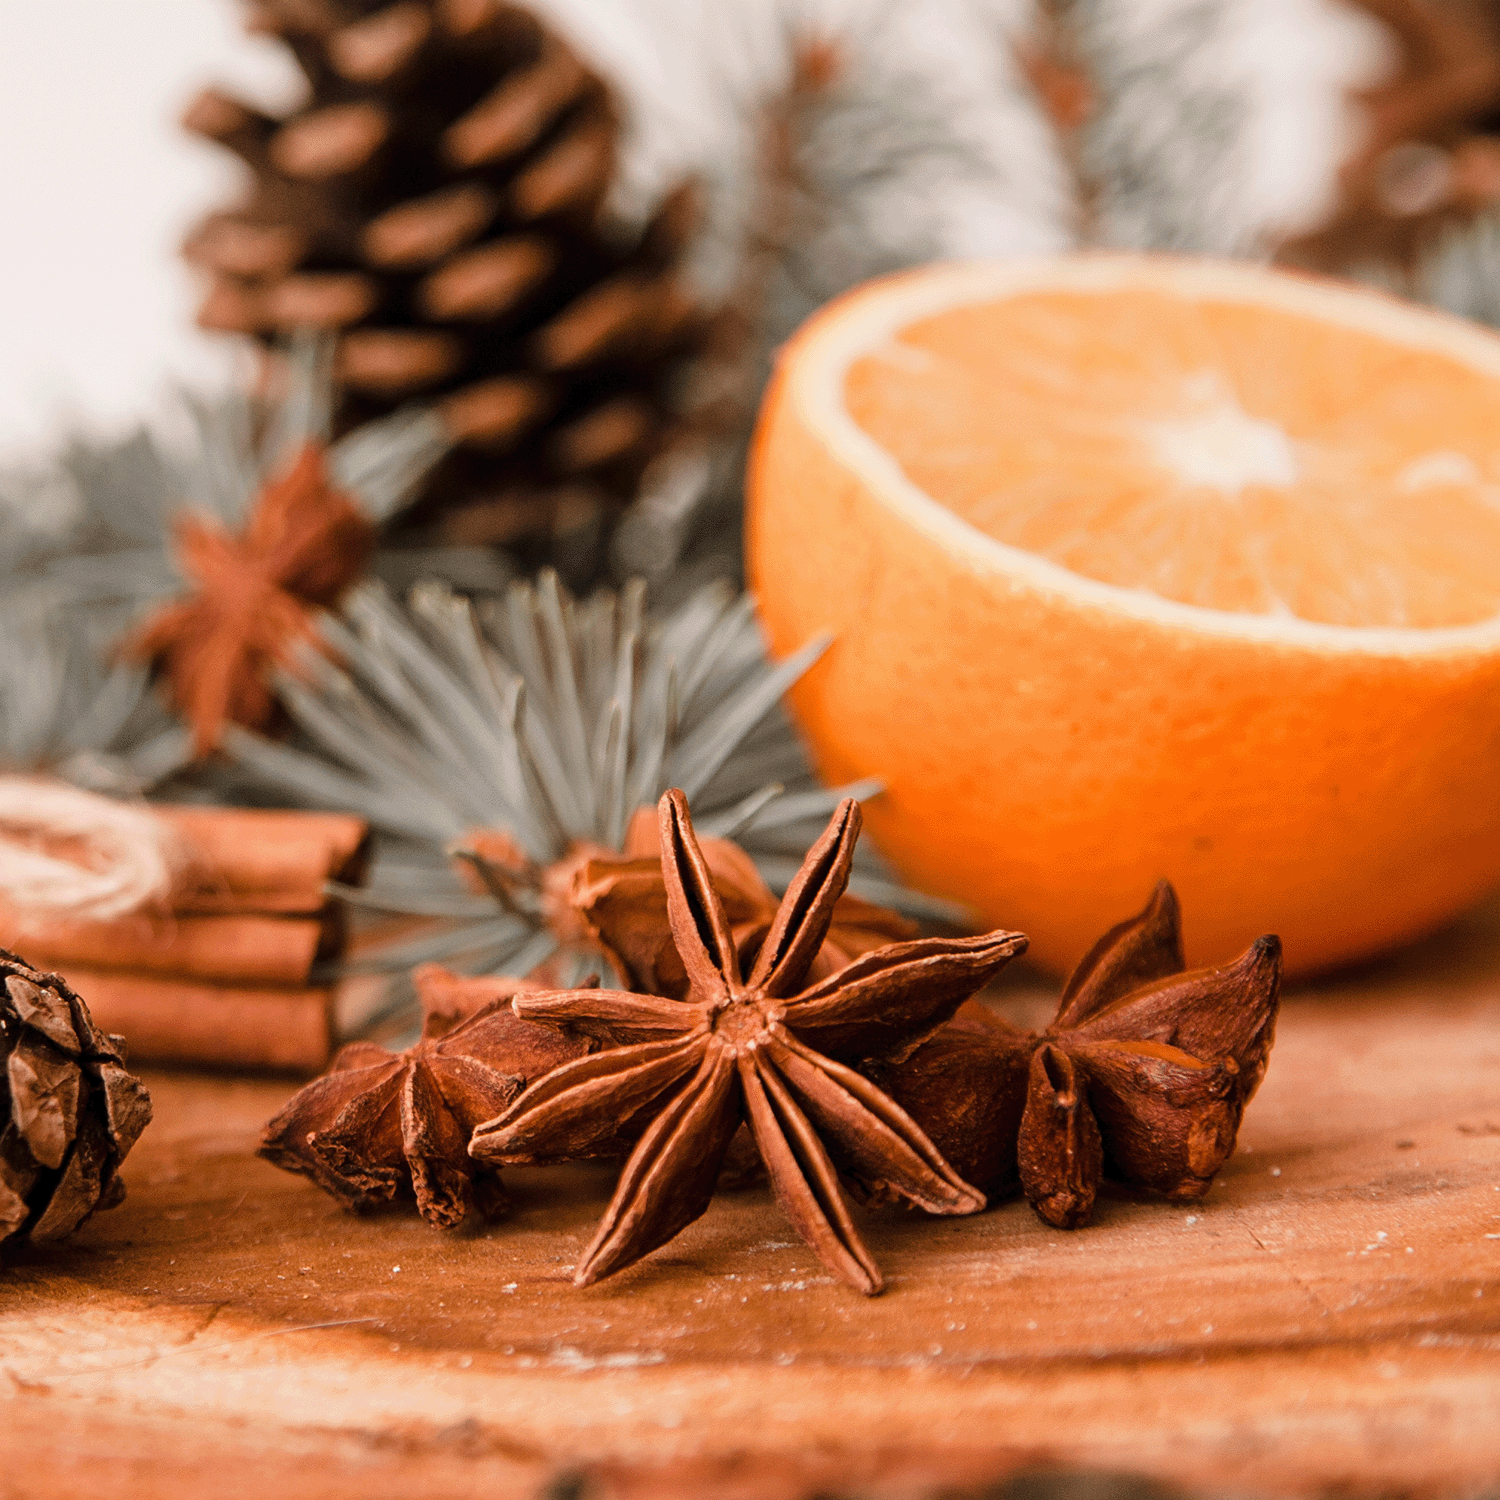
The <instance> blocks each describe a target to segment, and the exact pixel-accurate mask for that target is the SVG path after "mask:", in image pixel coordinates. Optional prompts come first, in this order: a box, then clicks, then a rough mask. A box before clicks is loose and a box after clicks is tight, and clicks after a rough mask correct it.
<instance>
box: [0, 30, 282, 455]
mask: <svg viewBox="0 0 1500 1500" xmlns="http://www.w3.org/2000/svg"><path fill="white" fill-rule="evenodd" d="M209 80H219V81H222V82H225V83H228V84H230V85H232V86H235V87H237V88H239V89H240V90H241V91H242V92H245V93H247V94H250V95H252V96H254V97H257V98H260V99H263V100H266V101H267V102H275V101H277V100H278V99H284V98H286V97H287V95H288V91H289V89H291V88H292V87H294V79H293V77H292V74H291V70H290V69H289V66H288V64H287V61H286V59H285V57H284V55H283V54H282V53H281V52H280V51H279V49H277V48H274V47H271V46H269V45H266V44H264V43H256V42H254V41H252V40H251V39H249V38H246V37H244V36H242V35H241V34H240V31H239V15H238V10H237V7H236V6H235V5H234V4H233V3H232V0H0V456H4V455H6V454H13V453H16V452H17V451H23V452H24V451H35V449H36V448H37V447H38V446H40V445H41V444H43V443H44V442H45V441H46V440H47V438H48V437H49V436H55V435H56V434H57V433H58V432H59V430H60V429H62V428H65V427H68V426H74V425H88V426H93V427H100V428H105V429H118V428H119V427H121V426H124V425H127V424H128V423H129V421H130V419H132V418H139V417H142V416H145V415H147V414H149V413H151V412H153V411H155V410H157V409H158V408H159V407H160V404H161V397H162V395H163V393H164V388H165V386H166V385H167V383H168V382H169V381H170V380H172V379H174V378H175V379H186V380H189V381H191V382H192V383H194V384H203V383H204V382H215V383H220V382H223V381H226V380H227V379H229V378H230V371H231V369H232V361H233V359H234V355H233V353H232V350H231V348H230V346H229V345H228V343H227V341H224V340H221V339H216V338H213V337H211V336H209V335H205V334H201V333H198V332H197V331H196V330H195V329H194V327H193V323H192V314H193V304H194V291H193V283H192V278H191V276H190V274H189V272H188V270H187V268H186V267H184V266H183V265H182V264H181V262H180V261H179V260H178V257H177V246H178V244H179V242H180V241H181V239H182V235H183V232H184V230H185V229H186V228H187V227H188V225H189V224H191V223H192V221H193V219H194V218H195V217H196V216H197V215H198V214H200V213H202V212H203V211H204V210H206V209H207V208H209V207H212V206H214V205H216V204H218V203H220V202H221V201H222V200H223V199H224V198H225V197H226V196H227V195H228V194H229V193H230V192H232V191H233V186H234V183H235V182H236V180H237V174H236V173H235V171H234V167H233V163H232V162H231V161H230V160H228V159H226V158H227V153H225V152H223V151H221V150H219V149H218V148H216V147H213V146H210V145H207V144H203V143H200V142H197V141H195V140H193V139H191V138H190V137H188V136H187V135H186V134H185V133H184V132H183V131H182V130H181V129H180V128H179V127H178V124H177V118H178V116H179V115H180V113H181V111H182V108H183V106H184V105H185V104H186V103H187V101H188V100H189V99H190V98H191V97H192V95H193V94H194V93H195V92H196V90H197V89H198V88H200V87H201V86H202V85H203V84H204V83H205V82H207V81H209Z"/></svg>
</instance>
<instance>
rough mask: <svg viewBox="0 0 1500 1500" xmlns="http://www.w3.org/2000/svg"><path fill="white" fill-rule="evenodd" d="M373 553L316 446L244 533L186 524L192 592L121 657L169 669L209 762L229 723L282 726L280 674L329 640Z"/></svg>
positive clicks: (134, 638)
mask: <svg viewBox="0 0 1500 1500" xmlns="http://www.w3.org/2000/svg"><path fill="white" fill-rule="evenodd" d="M374 549H375V528H374V527H373V526H372V525H371V523H370V522H369V521H368V520H367V519H366V518H365V516H364V515H363V514H362V513H361V512H360V510H359V508H358V506H356V505H355V503H354V502H353V501H352V500H350V499H349V498H347V497H346V496H345V495H343V494H341V493H340V492H339V491H338V490H336V489H335V488H334V487H333V486H332V485H331V484H330V482H329V479H328V473H327V468H326V465H325V463H324V457H323V451H322V449H321V447H320V446H319V445H317V444H315V443H309V444H307V445H306V446H305V447H303V449H302V451H301V452H300V453H299V454H298V456H297V458H296V460H295V461H294V462H293V464H292V466H291V468H290V469H288V470H287V472H286V473H285V474H284V475H283V476H282V477H281V478H280V479H277V480H274V481H272V482H271V483H270V484H268V485H266V486H265V488H264V489H263V490H262V491H261V492H260V495H259V497H258V498H257V500H256V503H255V507H254V509H253V510H252V512H251V514H250V518H249V520H248V521H247V522H246V525H245V527H244V529H243V531H241V532H240V533H239V534H238V535H232V534H230V533H229V532H227V531H226V530H224V529H223V528H222V527H220V526H218V525H216V524H214V523H213V522H211V521H209V520H206V519H203V518H199V517H184V518H183V519H182V520H180V521H179V522H178V525H177V556H178V561H179V563H180V565H181V567H182V570H183V572H184V574H185V575H186V576H187V578H188V579H189V581H190V583H191V586H192V589H193V592H192V593H191V594H190V595H188V597H186V598H183V599H179V600H175V601H173V602H171V603H168V604H164V605H162V606H161V607H160V608H159V609H158V610H156V612H155V613H154V614H152V615H151V617H150V618H149V619H148V620H146V621H145V622H144V624H142V625H140V626H138V627H137V628H136V629H135V630H134V631H132V632H131V634H130V635H129V636H128V637H127V638H126V640H125V641H124V643H123V644H122V647H121V649H122V651H123V652H124V654H126V655H127V656H130V657H133V658H135V659H137V660H140V661H148V662H151V663H153V664H154V665H155V666H156V667H157V668H158V669H159V670H160V671H161V672H162V674H163V675H164V677H165V679H166V683H167V686H168V689H169V691H170V693H171V696H172V698H173V700H174V702H175V703H176V705H177V707H178V709H179V710H180V711H181V713H182V714H183V716H184V717H185V718H186V719H187V721H188V723H189V724H190V725H191V726H192V730H193V743H194V748H195V749H196V750H197V752H198V753H199V754H200V755H202V754H206V753H207V752H208V751H210V750H213V749H215V748H217V746H218V743H219V738H220V736H221V734H222V733H223V729H224V725H225V723H226V722H233V723H236V724H243V725H245V726H246V727H247V728H252V729H265V728H267V727H268V726H269V725H270V724H271V723H272V722H273V721H274V719H275V718H276V715H277V713H278V708H277V703H276V697H275V695H274V693H273V692H272V691H271V689H270V687H269V686H268V685H267V678H268V675H269V673H270V670H271V669H272V668H274V667H278V666H279V667H287V668H291V667H292V666H293V653H294V648H295V647H297V646H298V645H299V644H302V643H312V644H316V643H317V642H318V640H319V637H318V634H317V631H316V630H315V628H314V626H313V617H314V614H315V612H316V611H317V610H319V609H322V608H327V607H328V606H331V605H333V604H336V603H337V602H338V600H339V599H340V597H341V596H342V595H343V593H344V591H345V590H346V589H347V588H349V586H350V585H351V584H353V583H354V582H355V581H356V580H357V579H358V578H359V577H360V576H361V575H362V574H363V572H364V570H365V566H366V564H367V563H368V562H369V559H370V556H371V554H372V553H373V551H374Z"/></svg>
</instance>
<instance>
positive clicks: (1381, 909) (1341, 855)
mask: <svg viewBox="0 0 1500 1500" xmlns="http://www.w3.org/2000/svg"><path fill="white" fill-rule="evenodd" d="M747 546H748V554H749V562H750V568H751V574H752V581H753V584H754V587H755V588H756V590H757V592H758V594H759V596H760V602H761V608H762V611H763V614H764V618H765V621H766V625H767V628H768V630H769V632H770V635H771V640H772V645H773V648H774V649H775V650H777V651H778V652H782V653H784V652H786V651H790V650H792V649H794V648H795V647H796V646H797V645H798V644H800V643H801V642H803V641H805V640H806V639H807V638H808V637H809V636H810V635H811V634H813V633H814V632H816V631H819V630H824V629H829V630H832V631H833V632H834V633H835V635H836V636H837V641H836V644H835V645H834V647H833V648H832V649H831V650H830V651H829V652H828V653H827V654H826V655H825V657H824V658H823V659H822V661H821V662H820V663H819V664H818V665H817V666H816V667H815V668H814V669H813V670H812V671H811V672H810V673H809V674H808V676H807V677H806V678H805V679H804V681H803V683H802V684H801V685H800V687H799V688H798V689H797V691H796V692H795V694H794V698H793V707H794V712H795V713H796V716H797V718H798V720H799V722H800V724H801V725H802V727H803V729H804V730H805V732H806V734H807V736H808V737H809V739H810V741H811V744H812V747H813V749H814V752H815V754H816V756H817V759H818V761H819V765H820V768H821V769H822V771H823V773H824V774H825V776H827V777H829V778H832V779H834V780H837V781H842V780H845V779H852V778H855V777H859V776H867V775H874V776H879V777H882V778H883V779H884V780H885V782H886V785H887V788H888V790H887V791H886V793H885V794H884V795H883V796H881V797H879V798H877V799H875V800H874V801H873V802H872V803H871V804H870V806H869V808H868V816H869V822H870V827H871V831H872V833H873V835H874V838H875V841H876V842H877V844H878V845H879V847H880V848H881V849H882V850H883V851H884V852H885V853H886V854H887V855H888V856H889V858H890V859H891V860H892V861H893V862H894V863H895V865H896V866H897V868H898V869H899V870H900V871H901V872H902V873H903V874H904V875H905V876H906V877H907V878H908V879H909V880H911V881H912V882H913V883H915V884H916V885H918V886H919V887H921V888H923V889H925V890H929V891H932V892H934V893H936V894H939V895H942V896H946V897H949V898H952V899H955V900H958V901H961V902H964V903H966V904H967V905H969V906H970V907H971V908H972V909H973V910H974V911H975V912H976V914H977V915H978V916H979V917H980V918H981V919H982V920H985V921H987V922H990V923H992V924H995V925H1002V924H1003V925H1006V926H1012V927H1019V928H1022V929H1024V930H1025V931H1027V932H1029V933H1030V934H1031V937H1032V952H1033V953H1034V954H1035V955H1037V956H1038V957H1040V958H1041V960H1042V961H1043V962H1044V963H1048V964H1050V965H1052V966H1054V967H1056V968H1058V969H1066V968H1067V967H1069V966H1070V965H1071V964H1072V963H1074V962H1075V961H1076V960H1077V959H1078V958H1079V957H1080V956H1081V955H1082V953H1083V952H1084V951H1085V950H1086V949H1087V948H1088V946H1089V945H1090V944H1091V943H1092V942H1093V940H1094V939H1095V938H1096V937H1098V936H1099V935H1100V934H1101V933H1102V932H1103V931H1104V930H1105V929H1106V928H1107V927H1109V926H1110V925H1111V924H1112V923H1114V922H1115V921H1117V920H1119V919H1120V918H1121V917H1122V916H1124V915H1127V914H1128V913H1129V912H1131V911H1133V910H1135V909H1136V908H1137V907H1138V906H1139V905H1140V903H1141V902H1142V901H1143V900H1144V899H1145V897H1146V895H1147V894H1148V893H1149V891H1150V889H1151V886H1152V883H1153V882H1154V881H1155V880H1157V879H1158V878H1160V877H1162V876H1166V877H1168V878H1169V879H1171V880H1172V881H1173V882H1174V883H1175V884H1176V885H1177V887H1178V890H1179V893H1180V894H1181V896H1182V899H1183V905H1184V913H1185V925H1186V936H1187V941H1188V949H1189V958H1190V961H1191V962H1193V963H1199V962H1210V961H1216V960H1220V959H1224V958H1227V957H1229V956H1231V955H1233V954H1234V953H1236V952H1238V951H1239V950H1240V949H1242V948H1243V947H1244V946H1245V944H1246V943H1247V942H1248V941H1249V940H1250V939H1251V938H1253V937H1255V936H1256V935H1257V934H1259V933H1262V932H1279V933H1280V934H1281V936H1282V938H1283V940H1284V942H1285V945H1286V954H1287V959H1288V963H1289V966H1290V967H1292V968H1294V969H1301V970H1307V969H1311V968H1318V967H1323V966H1327V965H1330V964H1334V963H1338V962H1341V961H1344V960H1348V959H1352V958H1355V957H1358V956H1360V955H1363V954H1366V953H1369V952H1371V951H1374V950H1376V949H1379V948H1382V947H1385V946H1388V945H1390V944H1393V943H1396V942H1398V941H1401V940H1402V939H1405V938H1409V937H1411V936H1413V935H1415V934H1418V933H1421V932H1423V931H1426V930H1428V929H1430V928H1432V927H1433V926H1435V925H1437V924H1439V923H1441V922H1442V921H1443V920H1444V919H1445V918H1447V917H1449V916H1451V915H1452V914H1453V913H1455V912H1456V911H1458V910H1460V909H1461V908H1462V907H1464V906H1465V905H1466V904H1467V903H1469V902H1472V901H1473V900H1474V899H1475V898H1476V897H1478V896H1479V895H1480V894H1481V893H1483V892H1484V891H1485V890H1486V889H1488V888H1489V887H1490V886H1492V885H1494V884H1495V883H1496V882H1497V881H1500V338H1497V337H1495V336H1494V335H1492V334H1490V333H1488V332H1486V331H1484V330H1482V329H1480V328H1478V327H1476V326H1474V325H1470V324H1467V323H1464V322H1462V321H1460V320H1458V319H1453V318H1449V317H1446V316H1444V315H1441V314H1436V313H1431V312H1427V311H1424V310H1420V309H1417V308H1415V307H1411V306H1408V305H1405V304H1403V303H1400V302H1397V301H1396V300H1394V299H1391V298H1387V297H1384V296H1381V295H1379V294H1375V293H1369V292H1364V291H1361V290H1356V289H1353V288H1349V287H1344V286H1339V285H1336V284H1333V283H1329V282H1324V281H1318V280H1313V279H1309V278H1304V277H1300V276H1292V275H1287V274H1284V273H1279V272H1273V271H1268V270H1261V269H1258V268H1254V267H1248V266H1244V265H1238V264H1227V263H1216V262H1199V261H1185V260H1175V259H1170V258H1165V257H1140V256H1079V257H1073V258H1068V259H1061V260H1052V261H1045V262H1012V263H1005V264H996V265H949V266H938V267H930V268H927V269H924V270H920V271H916V272H912V273H907V274H904V275H900V276H896V277H892V278H888V279H885V280H882V281H878V282H875V283H872V284H870V285H868V286H865V287H862V288H860V289H859V290H857V291H855V292H853V293H851V294H849V295H848V296H846V297H844V298H843V299H841V300H840V301H839V302H837V303H835V304H833V305H832V306H831V307H829V308H827V309H825V310H824V311H823V312H821V313H820V314H818V316H816V317H815V318H814V319H813V320H812V321H811V322H810V323H809V324H808V325H807V326H806V327H805V328H804V329H803V330H802V331H801V332H800V333H799V334H798V335H797V337H796V338H795V339H794V340H793V341H792V343H791V344H790V345H789V346H788V348H787V349H786V351H785V352H784V354H783V357H782V360H781V363H780V368H779V371H778V373H777V377H776V379H775V381H774V382H773V385H772V388H771V390H770V392H769V394H768V396H767V400H766V403H765V407H764V409H763V412H762V416H761V422H760V426H759V429H758V433H757V438H756V444H755V450H754V454H753V458H752V465H751V474H750V503H749V516H748V531H747Z"/></svg>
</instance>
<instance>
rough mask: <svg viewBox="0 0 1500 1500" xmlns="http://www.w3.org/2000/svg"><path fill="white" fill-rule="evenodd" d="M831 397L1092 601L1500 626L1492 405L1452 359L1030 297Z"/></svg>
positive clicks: (954, 329) (1243, 317)
mask: <svg viewBox="0 0 1500 1500" xmlns="http://www.w3.org/2000/svg"><path fill="white" fill-rule="evenodd" d="M981 372H982V378H976V375H978V374H980V373H981ZM845 396H846V401H847V405H848V410H849V414H850V415H851V416H852V417H853V419H854V420H855V421H856V422H857V423H858V424H859V425H860V427H862V428H863V429H864V430H865V431H866V432H867V433H869V435H870V436H871V437H872V438H874V440H875V441H876V442H877V443H879V444H880V445H881V446H882V447H883V448H884V449H885V450H886V451H887V452H888V453H890V454H891V455H892V457H894V458H895V459H896V460H897V461H898V462H899V463H900V464H901V466H902V468H903V469H904V470H905V472H906V474H907V475H908V476H909V477H910V478H911V479H912V480H913V482H914V483H916V484H917V485H918V486H920V487H921V488H922V489H923V490H925V491H926V492H927V493H928V494H930V495H932V496H934V497H936V498H937V499H939V500H940V501H941V502H942V503H943V504H945V505H946V506H948V507H949V508H950V509H951V510H953V511H954V512H955V513H956V514H958V515H960V516H962V517H963V518H964V519H965V520H967V521H969V522H970V523H971V524H972V525H974V526H975V527H977V528H979V529H980V530H981V531H984V532H985V533H987V534H988V535H990V536H992V537H994V538H995V539H996V540H998V541H1001V542H1006V543H1008V544H1009V545H1011V546H1014V547H1019V548H1022V549H1024V550H1025V551H1028V552H1031V553H1034V554H1035V555H1036V556H1038V557H1043V558H1047V559H1049V560H1050V561H1053V562H1056V563H1058V564H1060V565H1061V566H1062V567H1065V568H1068V569H1069V570H1071V571H1073V572H1076V573H1080V574H1083V575H1084V576H1086V577H1089V578H1095V579H1098V580H1100V581H1101V582H1104V583H1112V584H1115V585H1117V586H1119V587H1122V588H1138V589H1146V590H1149V591H1150V592H1152V593H1154V594H1159V595H1161V596H1162V597H1164V598H1168V599H1176V600H1180V601H1181V602H1183V603H1185V604H1197V605H1202V606H1204V607H1206V608H1211V609H1223V610H1233V611H1238V612H1242V613H1247V614H1265V615H1283V614H1290V615H1294V616H1296V617H1297V618H1299V619H1304V620H1315V621H1322V622H1324V623H1327V624H1336V625H1361V626H1373V625H1387V626H1416V627H1432V626H1441V625H1464V624H1470V623H1473V622H1474V621H1477V620H1483V619H1488V618H1489V617H1491V616H1492V615H1495V614H1496V613H1497V612H1500V430H1497V428H1500V402H1497V400H1496V394H1495V388H1494V383H1493V377H1492V376H1490V375H1489V374H1487V373H1483V372H1480V371H1476V370H1474V369H1472V368H1470V367H1468V366H1467V365H1465V364H1463V363H1462V362H1461V361H1459V360H1456V359H1454V358H1452V357H1450V356H1448V355H1445V354H1440V353H1434V352H1431V351H1427V350H1409V349H1392V347H1391V345H1390V343H1389V340H1388V339H1385V338H1382V337H1380V336H1377V335H1376V334H1373V333H1370V332H1367V331H1365V330H1363V329H1357V328H1349V327H1339V326H1329V325H1328V324H1326V323H1323V322H1320V321H1319V320H1318V319H1316V318H1313V317H1310V316H1308V315H1306V314H1303V313H1299V312H1291V311H1285V310H1282V309H1278V308H1267V307H1264V306H1259V305H1257V306H1248V307H1247V306H1245V305H1244V304H1240V303H1236V302H1230V301H1225V300H1199V299H1195V298H1190V297H1184V296H1174V295H1171V294H1169V293H1166V292H1162V291H1159V290H1156V289H1140V288H1128V289H1111V290H1108V291H1102V292H1095V293H1079V292H1055V291H1050V292H1049V291H1034V292H1030V293H1027V294H1024V295H1019V296H1016V297H1012V298H1007V299H1005V300H1002V301H997V302H990V303H984V304H979V305H977V306H972V307H965V308H963V309H961V310H954V311H946V312H942V313H939V314H937V315H935V316H932V317H927V318H923V319H921V320H919V321H917V322H914V323H912V324H910V325H909V326H907V327H905V328H903V329H901V330H900V331H899V333H897V334H896V335H895V336H893V337H892V338H891V339H889V340H888V341H886V342H884V343H882V344H881V345H879V346H878V347H876V348H875V349H874V350H872V351H871V352H870V353H868V354H866V355H863V356H862V357H860V358H858V359H856V360H855V361H854V362H853V363H852V364H851V366H850V368H849V371H848V375H847V379H846V384H845Z"/></svg>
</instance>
